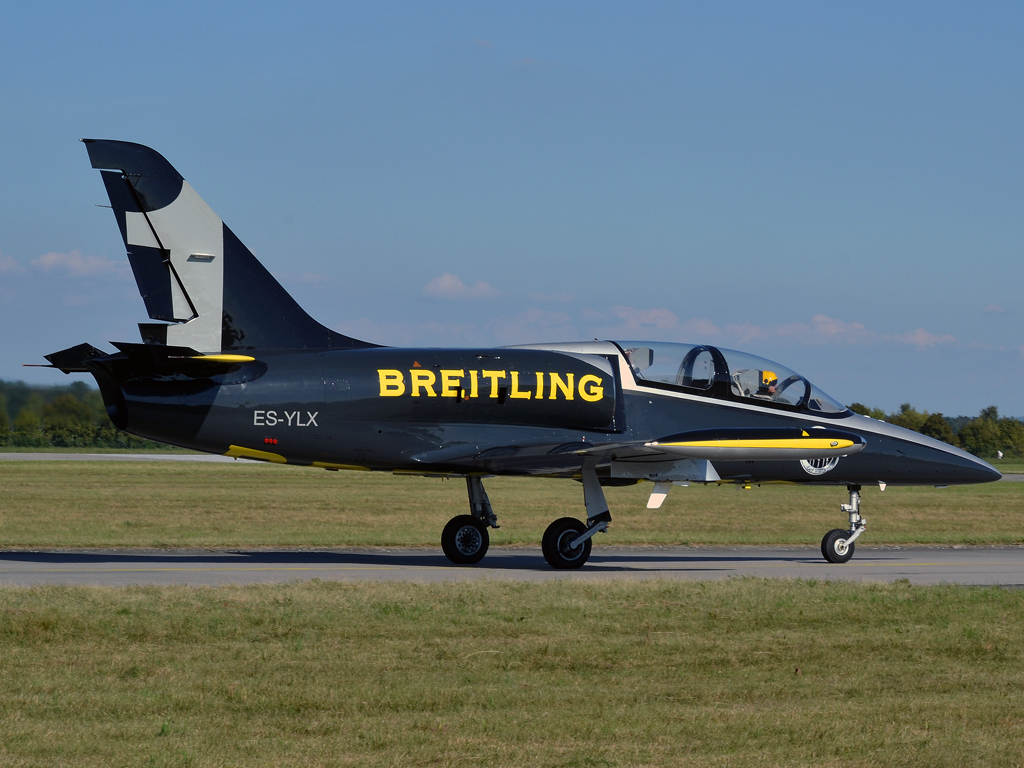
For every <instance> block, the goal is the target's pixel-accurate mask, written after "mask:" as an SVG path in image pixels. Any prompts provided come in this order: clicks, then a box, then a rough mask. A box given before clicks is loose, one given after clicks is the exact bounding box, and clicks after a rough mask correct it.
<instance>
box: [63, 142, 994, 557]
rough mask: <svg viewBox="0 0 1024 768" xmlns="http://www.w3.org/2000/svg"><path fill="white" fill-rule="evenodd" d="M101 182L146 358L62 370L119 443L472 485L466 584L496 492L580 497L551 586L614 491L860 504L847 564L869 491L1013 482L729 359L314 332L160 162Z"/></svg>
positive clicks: (847, 508) (78, 352)
mask: <svg viewBox="0 0 1024 768" xmlns="http://www.w3.org/2000/svg"><path fill="white" fill-rule="evenodd" d="M85 145H86V148H87V149H88V152H89V158H90V160H91V161H92V167H93V168H97V169H100V170H101V176H102V178H103V183H104V185H105V186H106V191H107V195H108V196H109V198H110V205H111V207H112V208H113V211H114V216H115V218H116V219H117V226H118V228H119V229H120V231H121V237H122V238H123V240H124V243H125V246H126V248H127V252H128V261H129V263H130V264H131V267H132V270H133V272H134V275H135V280H136V282H137V283H138V287H139V291H140V292H141V294H142V298H143V300H144V301H145V305H146V309H147V311H148V313H149V317H150V318H151V319H152V320H154V321H157V322H153V323H141V324H140V325H139V330H140V332H141V337H142V339H141V342H140V343H129V342H114V343H113V345H114V346H115V347H116V348H117V352H115V353H113V354H110V353H108V352H104V351H102V350H100V349H97V348H95V347H93V346H91V345H89V344H81V345H79V346H76V347H72V348H70V349H66V350H63V351H61V352H57V353H54V354H51V355H47V356H46V357H47V360H49V362H50V363H51V364H52V366H53V367H56V368H59V369H60V370H62V371H64V372H65V373H70V372H88V373H90V374H92V375H93V377H95V379H96V382H97V384H98V385H99V388H100V392H101V393H102V396H103V401H104V403H105V404H106V409H107V413H109V415H110V418H111V420H112V421H113V422H114V424H116V425H117V426H118V427H119V428H120V429H123V430H125V431H127V432H129V433H131V434H134V435H138V436H140V437H144V438H150V439H153V440H159V441H161V442H165V443H171V444H173V445H178V446H181V447H183V448H191V449H195V450H199V451H207V452H210V453H218V454H223V455H225V456H234V457H237V458H246V459H257V460H261V461H268V462H276V463H281V464H285V463H288V464H300V465H305V466H312V467H320V468H323V469H328V470H341V469H345V470H369V471H378V472H396V473H411V474H416V475H424V476H429V477H436V476H442V477H463V478H465V479H466V486H467V489H468V493H469V514H464V515H458V516H456V517H454V518H452V520H451V521H450V522H449V523H448V524H447V525H446V526H445V528H444V530H443V532H442V534H441V544H442V547H443V549H444V552H445V554H446V555H447V556H448V558H449V559H450V560H451V561H452V562H453V563H457V564H472V563H476V562H479V561H480V559H481V558H482V557H483V556H484V554H485V553H486V552H487V546H488V540H489V537H488V528H489V527H494V528H496V527H497V525H498V523H497V518H496V516H495V513H494V510H493V509H492V507H491V503H490V501H489V499H488V497H487V493H486V491H485V490H484V486H483V482H482V481H483V478H486V477H489V476H494V475H535V476H543V477H561V478H571V479H575V480H578V481H580V482H581V484H582V487H583V502H584V505H585V508H586V513H587V517H586V520H578V519H575V518H571V517H566V518H562V519H559V520H555V521H554V522H552V523H551V525H550V526H549V527H548V529H547V530H546V532H545V533H544V537H543V542H542V544H543V552H544V557H545V558H546V560H547V562H548V563H550V564H551V566H552V567H554V568H563V569H569V568H579V567H580V566H582V565H583V564H584V563H585V562H586V561H587V558H588V557H589V555H590V550H591V544H592V541H591V539H592V537H593V536H594V535H595V534H596V533H599V532H602V531H605V530H606V529H607V527H608V524H609V522H610V521H611V515H610V513H609V510H608V504H607V503H606V502H605V497H604V493H603V491H602V487H603V486H608V485H620V484H633V483H637V482H640V481H649V482H651V483H653V491H652V493H651V496H650V500H649V502H648V504H647V506H648V507H649V508H652V509H656V508H657V507H659V506H660V505H661V503H662V501H663V500H664V499H665V497H666V495H667V493H668V492H669V489H670V488H671V487H672V485H686V484H688V483H733V484H741V485H744V486H750V485H751V484H754V483H757V484H760V483H801V484H807V485H839V486H843V485H845V486H846V487H847V489H848V491H849V503H848V504H842V505H841V509H842V511H843V512H845V513H847V515H848V517H849V525H848V528H846V529H838V528H837V529H835V530H832V531H829V532H828V533H826V534H825V537H824V538H823V539H822V542H821V551H822V554H823V555H824V557H825V558H826V559H827V560H828V561H830V562H833V563H843V562H846V561H847V560H849V559H850V557H851V556H852V555H853V552H854V542H855V541H856V540H857V538H858V537H860V535H861V534H862V533H863V532H864V530H865V521H864V518H863V517H861V515H860V490H861V487H862V486H863V485H866V484H876V483H877V484H878V486H879V487H880V488H882V489H883V490H884V488H885V486H886V484H889V485H943V486H944V485H953V484H961V483H981V482H987V481H990V480H997V479H999V477H1000V474H999V472H998V471H996V470H995V469H994V468H993V467H991V466H990V465H988V464H986V463H985V462H984V461H981V460H979V459H977V458H975V457H974V456H972V455H970V454H968V453H965V452H964V451H961V450H958V449H957V448H954V447H952V446H950V445H947V444H945V443H942V442H940V441H938V440H933V439H931V438H929V437H925V436H923V435H920V434H917V433H915V432H911V431H908V430H906V429H901V428H900V427H896V426H893V425H892V424H886V423H884V422H881V421H876V420H874V419H870V418H866V417H864V416H859V415H856V414H854V413H852V412H851V411H850V410H849V409H848V408H847V407H846V406H844V405H841V404H839V403H838V402H836V401H835V400H833V399H832V398H831V397H829V396H828V395H826V394H825V393H824V392H822V391H821V390H820V389H818V388H817V387H815V386H814V385H812V384H811V383H810V382H809V381H808V380H807V379H806V378H804V377H803V376H801V375H800V374H799V373H796V372H795V371H791V370H789V369H788V368H786V367H785V366H782V365H779V364H778V363H774V362H770V361H768V360H765V359H763V358H760V357H756V356H754V355H749V354H746V353H743V352H736V351H734V350H730V349H721V348H719V347H715V346H712V345H710V344H668V343H663V342H646V341H593V342H570V343H565V344H531V345H524V346H515V347H499V348H493V349H445V348H428V349H400V348H394V347H384V346H380V345H377V344H371V343H369V342H365V341H359V340H357V339H353V338H349V337H348V336H344V335H342V334H340V333H336V332H334V331H332V330H330V329H329V328H326V327H324V326H323V325H320V324H319V323H318V322H316V321H315V320H313V318H311V317H310V316H309V315H308V314H306V312H305V311H303V310H302V308H301V307H299V305H298V304H297V303H296V302H295V301H294V299H292V297H291V296H289V295H288V293H287V292H286V291H285V290H284V289H283V288H282V287H281V285H280V284H279V283H278V282H277V281H276V280H275V279H274V278H273V277H272V276H271V275H270V273H269V272H268V271H267V270H266V269H265V268H264V267H263V265H262V264H260V263H259V261H257V260H256V258H255V257H254V256H253V254H252V253H251V252H250V251H249V250H248V249H247V248H246V247H245V246H244V245H243V244H242V242H241V241H240V240H239V239H238V238H237V237H236V236H235V234H234V233H233V232H232V231H231V230H230V229H228V227H227V225H226V224H224V223H223V222H222V221H221V220H220V218H218V216H217V215H216V214H215V213H214V212H213V211H212V210H211V209H210V208H209V206H207V205H206V203H205V202H203V200H202V199H201V198H200V197H199V195H197V194H196V192H195V191H194V190H193V189H192V187H191V186H189V184H188V183H187V182H186V181H185V180H184V179H183V178H182V176H181V174H179V173H178V172H177V171H176V170H175V169H174V168H173V167H172V166H171V164H170V163H168V162H167V160H165V159H164V158H163V157H162V156H161V155H160V154H158V153H157V152H155V151H154V150H152V149H150V148H148V147H144V146H141V145H139V144H132V143H128V142H123V141H101V140H91V139H87V140H85Z"/></svg>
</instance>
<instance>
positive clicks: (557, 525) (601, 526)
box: [541, 459, 612, 570]
mask: <svg viewBox="0 0 1024 768" xmlns="http://www.w3.org/2000/svg"><path fill="white" fill-rule="evenodd" d="M582 475H583V502H584V504H585V505H586V507H587V522H586V524H584V523H583V522H582V521H580V520H577V519H576V518H574V517H562V518H559V519H558V520H555V522H553V523H552V524H551V525H549V526H548V528H547V530H546V531H544V538H543V539H542V540H541V550H542V551H543V552H544V559H545V560H547V561H548V565H550V566H551V567H552V568H556V569H558V570H570V569H574V568H582V567H583V564H584V563H586V562H587V559H588V558H589V557H590V550H591V547H592V546H593V544H592V542H591V541H590V540H591V539H592V538H593V537H594V536H595V535H596V534H598V533H604V532H605V531H606V530H608V524H609V523H610V522H611V521H612V514H611V512H609V511H608V502H607V501H605V498H604V491H603V490H602V489H601V482H600V481H599V480H598V479H597V459H586V460H584V462H583V468H582Z"/></svg>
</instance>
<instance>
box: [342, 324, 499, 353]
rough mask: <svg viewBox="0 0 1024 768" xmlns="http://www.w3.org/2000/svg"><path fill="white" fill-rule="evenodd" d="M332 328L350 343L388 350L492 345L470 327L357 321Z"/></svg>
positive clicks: (479, 330) (474, 327)
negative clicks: (383, 345) (343, 335)
mask: <svg viewBox="0 0 1024 768" xmlns="http://www.w3.org/2000/svg"><path fill="white" fill-rule="evenodd" d="M333 327H334V329H335V330H336V331H338V332H339V333H343V334H345V335H346V336H351V337H352V338H354V339H360V340H362V341H369V342H373V343H374V344H385V345H387V346H392V347H444V346H467V345H473V346H491V344H492V343H493V342H492V341H490V340H489V339H487V338H486V336H485V335H484V334H482V333H481V328H480V327H479V326H478V325H476V324H474V323H461V324H460V323H438V322H428V323H422V322H394V323H381V322H377V321H376V320H373V319H371V318H368V317H360V318H357V319H356V320H351V321H345V322H341V323H337V324H335V325H334V326H333Z"/></svg>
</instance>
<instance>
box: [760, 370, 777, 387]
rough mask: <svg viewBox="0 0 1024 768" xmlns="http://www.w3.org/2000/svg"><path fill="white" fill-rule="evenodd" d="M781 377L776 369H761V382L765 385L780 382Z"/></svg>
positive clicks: (768, 385)
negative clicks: (777, 374)
mask: <svg viewBox="0 0 1024 768" xmlns="http://www.w3.org/2000/svg"><path fill="white" fill-rule="evenodd" d="M778 382H779V377H778V376H776V375H775V371H761V384H762V385H763V386H765V387H770V386H771V385H772V384H778Z"/></svg>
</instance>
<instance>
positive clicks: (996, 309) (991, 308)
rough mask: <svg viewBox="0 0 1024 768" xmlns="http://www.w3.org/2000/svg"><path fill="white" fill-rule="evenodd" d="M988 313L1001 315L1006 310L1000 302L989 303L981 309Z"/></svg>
mask: <svg viewBox="0 0 1024 768" xmlns="http://www.w3.org/2000/svg"><path fill="white" fill-rule="evenodd" d="M981 311H982V312H984V313H985V314H986V315H1001V314H1003V313H1004V312H1005V311H1006V310H1005V309H1003V308H1002V307H1000V306H999V305H998V304H989V305H988V306H987V307H985V308H984V309H982V310H981Z"/></svg>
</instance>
